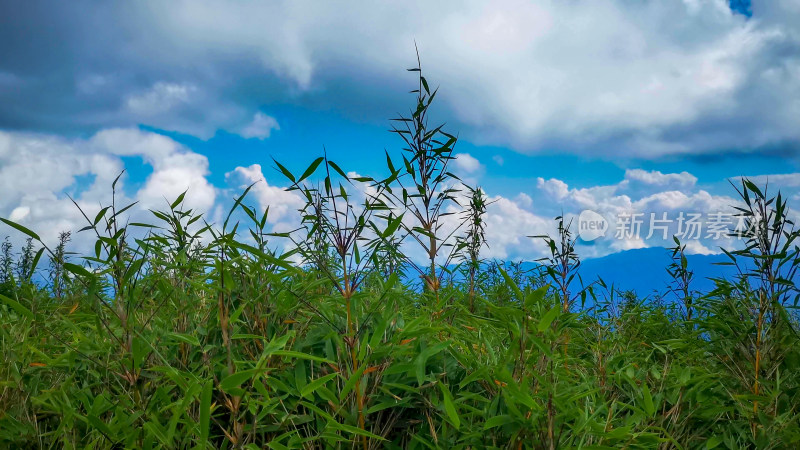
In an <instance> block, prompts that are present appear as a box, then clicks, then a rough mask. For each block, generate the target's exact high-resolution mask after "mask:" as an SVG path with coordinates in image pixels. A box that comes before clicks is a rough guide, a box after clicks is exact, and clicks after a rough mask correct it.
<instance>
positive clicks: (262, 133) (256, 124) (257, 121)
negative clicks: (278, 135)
mask: <svg viewBox="0 0 800 450" xmlns="http://www.w3.org/2000/svg"><path fill="white" fill-rule="evenodd" d="M280 129H281V127H280V126H279V125H278V121H277V120H275V118H274V117H271V116H268V115H266V114H264V113H262V112H257V113H256V115H255V116H253V120H252V121H251V122H250V123H249V124H247V125H245V126H244V127H242V128H241V129H240V130H239V132H238V134H239V135H240V136H242V137H243V138H245V139H251V138H257V139H261V140H264V139H266V138H268V137H269V135H270V134H271V133H272V132H273V131H275V130H280Z"/></svg>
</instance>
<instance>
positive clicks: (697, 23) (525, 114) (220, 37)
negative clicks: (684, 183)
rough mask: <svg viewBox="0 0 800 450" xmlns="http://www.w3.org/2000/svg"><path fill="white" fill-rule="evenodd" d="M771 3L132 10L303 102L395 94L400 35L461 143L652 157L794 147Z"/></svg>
mask: <svg viewBox="0 0 800 450" xmlns="http://www.w3.org/2000/svg"><path fill="white" fill-rule="evenodd" d="M775 3H776V4H775V5H771V6H770V7H769V10H768V11H765V13H764V15H763V16H759V11H760V10H759V8H756V10H755V13H754V18H753V19H752V20H749V21H748V20H747V19H746V18H745V17H744V16H742V15H739V14H735V13H733V12H731V11H730V9H729V8H728V6H727V3H726V2H725V1H724V0H707V1H693V2H686V1H679V0H671V1H645V2H636V3H634V4H631V3H630V2H624V1H612V0H601V1H592V2H587V1H579V2H558V1H543V2H537V3H535V4H531V3H524V2H519V1H518V0H503V1H500V2H493V3H492V4H491V6H490V5H487V4H485V3H482V2H477V1H474V2H467V3H466V4H459V5H458V7H456V6H455V5H454V4H449V3H439V4H436V5H428V4H426V5H425V8H426V11H428V14H425V15H420V14H416V13H414V12H415V11H417V10H419V8H420V7H421V4H420V3H418V2H404V3H394V4H391V5H383V6H381V7H379V8H374V7H370V8H366V7H365V6H364V5H356V4H348V5H343V4H339V3H337V2H332V3H326V4H325V5H322V6H320V5H316V4H315V5H314V6H313V7H311V5H310V4H307V3H304V2H292V3H283V4H280V3H279V4H259V3H237V4H233V5H231V4H229V3H227V2H218V1H213V0H209V1H205V2H200V3H198V2H192V3H186V2H184V3H161V2H159V3H158V4H151V5H150V7H149V8H147V10H146V11H142V12H141V14H142V16H143V17H144V19H143V20H145V21H153V22H154V23H155V25H156V29H155V30H154V32H155V33H156V34H157V35H159V36H162V37H168V38H169V39H167V41H174V42H177V43H179V44H178V45H179V46H180V48H181V49H182V50H184V52H183V57H184V58H192V57H196V56H197V55H199V54H203V55H208V54H209V49H211V52H210V53H211V55H212V56H213V55H218V54H219V55H221V54H227V53H230V54H236V55H241V56H242V57H245V58H250V59H256V60H259V61H260V62H261V63H262V64H263V66H264V69H265V70H266V71H268V72H271V73H273V74H277V75H278V76H279V77H282V78H284V79H288V80H291V81H292V82H293V83H294V85H295V86H296V88H298V89H299V90H300V91H305V92H308V93H312V94H313V93H318V92H319V93H321V92H328V91H329V89H330V88H332V87H333V86H337V89H338V86H339V85H340V83H344V84H345V85H348V83H351V81H348V80H347V78H351V77H354V76H355V79H354V81H352V83H356V84H360V83H361V81H360V80H363V79H372V80H376V82H377V83H379V84H381V85H397V83H398V77H400V76H403V75H402V72H401V71H400V70H398V68H399V67H400V66H402V65H403V64H407V63H408V62H410V61H411V60H412V58H413V48H412V37H413V38H415V39H416V41H417V42H418V43H419V44H420V49H421V53H422V56H423V63H424V65H425V67H426V68H427V70H428V73H429V79H431V80H437V81H438V82H441V83H442V85H443V89H442V90H441V91H440V97H441V98H443V99H444V100H445V102H446V103H447V105H448V106H449V108H450V110H451V113H452V114H453V115H454V116H455V117H456V118H457V119H458V120H459V121H460V122H461V123H462V124H463V125H464V126H466V127H467V131H466V132H465V134H466V135H467V136H468V138H470V139H472V140H476V141H482V142H486V143H493V144H501V145H503V144H505V145H511V146H514V147H515V148H517V149H519V150H521V151H524V152H531V151H536V150H538V149H540V148H542V147H546V146H548V145H553V144H562V146H563V147H564V148H565V149H567V150H570V151H574V152H591V153H594V154H596V155H598V156H603V154H601V153H599V152H600V151H603V152H604V154H606V155H607V154H608V152H609V151H610V152H611V153H614V154H627V155H635V156H643V157H652V156H656V155H664V154H683V153H695V152H700V153H703V152H709V151H715V150H717V149H719V148H723V147H727V148H742V149H753V148H758V147H760V146H765V145H771V144H779V143H782V142H786V141H787V140H790V141H797V140H798V139H800V131H798V130H797V127H796V126H794V124H793V122H792V120H791V119H790V118H791V117H796V114H789V113H791V112H797V111H798V108H800V103H799V102H798V100H797V96H793V95H786V94H789V93H791V92H800V77H798V76H797V75H798V74H800V58H799V57H798V55H799V54H800V52H798V51H797V49H798V46H800V40H798V36H797V33H796V30H797V24H796V22H794V23H793V22H791V21H788V20H786V19H781V18H779V16H780V11H782V8H783V9H791V8H792V6H791V4H790V3H786V2H780V4H777V3H778V2H775ZM765 9H766V8H765ZM365 11H369V13H367V12H365ZM776 11H777V12H776ZM365 15H366V16H365ZM155 18H157V20H156V19H155ZM355 18H357V19H355ZM432 18H436V19H435V20H434V19H432ZM354 19H355V20H354ZM212 27H213V29H214V30H215V32H214V33H208V32H207V30H208V29H210V28H212ZM363 36H370V39H363ZM403 38H407V39H406V40H405V41H404V40H403ZM222 49H226V51H225V52H223V50H222ZM404 62H405V63H404ZM356 75H357V76H356ZM400 82H401V83H404V84H409V80H408V79H407V78H402V81H400ZM349 87H350V86H349V85H348V88H349ZM353 88H355V86H353ZM781 93H783V95H782V94H781ZM376 101H384V99H382V98H380V97H378V98H376ZM748 121H750V122H751V123H752V124H753V126H748V127H732V126H731V125H730V124H731V123H742V122H744V123H747V122H748ZM756 124H757V125H756ZM608 143H614V144H616V145H610V146H609V145H606V144H608Z"/></svg>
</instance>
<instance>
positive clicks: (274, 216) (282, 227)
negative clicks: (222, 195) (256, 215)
mask: <svg viewBox="0 0 800 450" xmlns="http://www.w3.org/2000/svg"><path fill="white" fill-rule="evenodd" d="M225 178H226V179H227V180H228V182H229V183H233V184H236V185H237V186H238V187H239V188H242V189H243V188H246V187H247V186H249V185H251V184H252V185H253V188H252V190H251V192H252V195H253V196H254V197H255V198H256V200H257V201H258V205H259V207H260V208H261V210H262V211H264V210H266V209H267V208H269V216H267V221H268V222H269V223H271V224H273V225H276V224H277V225H278V228H279V231H288V230H290V229H294V228H296V227H297V226H299V224H300V214H299V213H298V210H299V209H300V208H302V207H303V205H305V201H304V200H303V198H302V197H300V195H298V194H297V193H296V192H289V191H286V189H285V188H284V187H280V186H272V185H270V184H269V183H268V182H267V179H266V178H265V177H264V172H263V171H262V169H261V165H260V164H253V165H251V166H248V167H237V168H236V169H234V170H233V171H231V172H228V173H226V174H225Z"/></svg>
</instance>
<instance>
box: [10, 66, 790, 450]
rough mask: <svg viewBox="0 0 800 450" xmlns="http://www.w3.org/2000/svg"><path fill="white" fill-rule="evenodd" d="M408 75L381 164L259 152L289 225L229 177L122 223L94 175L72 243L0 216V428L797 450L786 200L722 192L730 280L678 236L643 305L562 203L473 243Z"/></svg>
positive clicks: (45, 442) (263, 442)
mask: <svg viewBox="0 0 800 450" xmlns="http://www.w3.org/2000/svg"><path fill="white" fill-rule="evenodd" d="M413 71H414V72H415V73H417V75H419V76H418V80H419V87H418V89H416V90H415V91H413V92H414V95H415V98H416V103H415V105H414V108H413V109H412V110H411V112H410V114H409V116H408V117H400V118H399V119H397V120H395V121H394V122H393V123H394V124H395V126H394V128H393V131H394V132H395V133H396V134H397V135H398V136H399V137H400V138H401V139H402V142H403V143H404V150H403V152H402V154H401V155H395V156H394V157H390V155H388V154H387V166H388V167H387V169H388V171H387V172H388V173H387V176H386V177H384V178H369V177H350V176H348V175H347V173H346V172H345V171H344V170H342V169H341V168H340V167H339V166H337V165H336V164H335V163H334V162H333V161H329V160H328V159H327V158H326V157H321V158H318V159H316V160H314V161H313V162H312V164H311V165H310V166H309V167H308V169H307V170H305V171H303V172H302V173H301V174H296V173H292V172H291V171H290V170H289V169H287V168H286V167H284V166H283V165H280V164H278V163H276V167H277V169H278V170H279V171H280V172H282V173H283V174H284V175H285V176H286V177H287V179H288V180H289V183H290V185H291V188H290V189H292V190H293V191H294V192H296V193H297V194H298V195H301V196H302V197H303V198H304V199H305V200H306V207H305V208H304V209H303V211H302V223H300V224H299V225H298V229H297V230H295V231H293V232H291V233H280V234H270V233H268V232H267V231H266V228H267V219H268V211H266V212H263V213H262V212H261V211H257V210H256V209H255V208H252V207H249V206H248V199H247V191H245V192H244V194H243V195H242V196H240V197H238V198H237V199H236V200H235V203H234V205H233V207H232V209H231V213H230V214H229V215H228V217H227V219H226V220H225V221H224V223H221V224H215V225H211V224H207V223H206V222H205V220H204V219H203V218H202V217H201V216H200V215H197V214H196V213H195V212H193V211H191V210H187V209H186V208H184V206H183V204H184V196H183V195H182V196H180V197H179V198H177V199H175V201H174V202H172V203H171V204H169V205H167V206H165V208H164V210H163V211H153V212H152V217H153V220H152V222H153V223H151V224H147V223H129V222H128V219H127V217H128V216H127V214H128V213H129V212H130V211H132V210H131V209H128V206H127V205H126V206H120V205H117V204H116V201H115V199H116V194H115V193H114V192H112V193H111V195H110V198H109V202H110V205H111V206H109V207H105V208H103V209H101V210H100V211H99V213H97V214H96V215H95V214H94V212H93V213H92V214H91V216H90V215H86V220H87V226H86V228H84V229H83V230H82V231H81V232H82V233H90V234H92V235H94V237H95V239H96V245H95V246H94V247H93V251H90V252H89V253H90V254H89V255H87V256H83V257H80V256H79V255H74V254H70V253H69V251H68V248H69V245H68V244H69V241H70V235H69V234H62V236H61V242H60V244H59V245H58V246H57V247H54V248H50V247H46V246H45V245H44V243H42V242H41V240H40V239H39V236H38V235H37V234H36V233H35V232H33V231H31V230H29V229H27V228H24V227H22V226H21V225H18V224H16V223H13V222H10V221H8V220H5V219H3V222H4V223H5V224H6V225H8V226H9V227H12V228H14V229H15V232H19V233H22V234H24V235H27V237H28V238H29V240H28V244H27V246H26V247H25V248H23V249H21V251H20V252H18V254H16V253H15V252H14V250H13V248H12V247H11V246H10V244H8V243H6V244H4V245H3V248H2V252H0V325H1V326H0V447H4V448H5V447H47V448H49V447H57V448H58V447H68V448H75V447H80V448H129V447H137V448H138V447H142V448H209V447H210V448H264V447H270V448H276V449H280V448H297V447H304V448H327V447H340V448H353V447H356V448H365V449H366V448H384V447H388V448H401V447H403V448H405V447H408V448H549V449H553V448H569V447H581V448H715V447H716V448H731V449H737V448H787V447H796V446H797V445H800V444H798V442H800V423H799V422H798V407H800V370H799V369H800V345H798V336H797V332H796V330H797V314H796V313H795V310H794V309H793V308H794V305H795V304H796V301H797V293H798V291H797V288H796V287H795V285H794V281H793V280H794V279H795V271H796V269H797V267H798V250H797V247H796V245H795V239H796V238H797V235H798V233H797V232H796V231H795V230H794V228H793V225H792V223H791V222H790V221H789V220H788V218H787V206H786V200H785V199H783V198H781V196H780V195H777V196H776V197H774V198H773V197H770V195H768V193H767V192H766V190H764V191H762V190H761V189H760V188H759V187H758V186H756V185H754V184H753V183H751V182H749V181H747V180H745V181H743V182H742V183H741V186H738V185H737V187H736V188H737V190H738V191H739V194H740V196H741V199H742V202H741V204H739V205H737V206H738V207H739V208H740V209H739V211H740V213H741V217H742V219H743V223H744V224H745V225H746V226H745V227H744V228H742V229H738V230H732V231H731V232H732V233H737V234H739V235H740V237H741V238H742V243H743V244H744V245H743V248H742V249H740V250H737V251H731V252H730V253H729V254H728V256H729V257H730V261H731V264H736V265H737V266H738V267H739V274H740V275H739V276H738V277H736V278H735V279H731V280H723V279H720V280H716V289H714V290H713V291H712V292H706V293H698V292H696V291H695V290H694V289H693V285H692V282H693V280H692V278H693V275H692V270H691V267H687V260H686V258H685V256H684V250H685V247H684V246H683V245H682V244H681V243H680V242H678V241H676V244H675V248H673V249H672V254H673V261H674V263H673V264H672V265H670V266H669V267H667V268H665V270H668V271H669V273H670V274H671V275H672V277H673V279H674V286H673V289H672V292H671V293H669V295H666V296H664V297H663V298H650V299H644V300H642V299H637V298H636V297H635V296H634V295H632V294H630V293H620V292H616V291H615V290H614V289H613V287H610V286H606V285H605V284H604V283H603V282H602V281H601V280H597V281H593V282H588V283H585V284H584V282H583V281H582V280H581V279H580V276H579V272H580V261H579V258H578V255H576V253H575V239H574V237H573V234H572V231H571V230H570V224H569V222H565V221H564V220H563V219H561V218H557V219H556V220H557V221H558V234H557V235H556V236H553V237H548V236H539V237H534V239H542V240H543V241H544V242H545V243H546V245H547V248H549V249H550V257H549V258H546V259H545V260H542V261H541V265H540V266H538V269H536V270H533V271H528V272H525V271H523V270H521V269H520V267H519V266H516V265H508V264H503V263H496V262H490V261H484V260H482V259H481V250H482V249H483V247H484V246H485V239H484V232H485V229H484V226H485V223H484V221H483V217H484V214H485V211H486V207H487V203H488V202H487V199H486V197H485V196H484V194H483V193H482V191H481V190H480V189H479V188H474V189H472V188H467V187H464V186H462V185H461V184H460V183H459V182H458V180H457V179H456V178H455V177H454V175H453V174H451V173H450V172H449V171H448V162H449V161H451V160H452V152H453V148H454V145H455V143H456V138H455V137H454V136H453V135H451V134H447V133H445V132H444V131H443V130H442V127H433V126H430V125H429V123H428V109H429V106H430V104H431V101H432V100H433V99H434V97H435V93H436V92H435V91H434V90H431V89H430V88H429V86H428V83H427V81H426V80H425V78H424V77H422V73H421V71H420V70H419V69H418V68H417V69H413ZM312 180H315V181H312ZM115 185H116V182H115ZM459 186H460V187H459ZM113 188H116V186H112V191H113ZM248 190H249V189H248ZM76 207H77V204H76ZM453 211H461V212H453ZM8 230H11V228H8ZM535 233H537V230H531V234H535ZM284 243H289V245H286V246H284ZM277 248H289V249H291V250H289V251H286V252H284V253H278V252H277V251H276V250H275V249H277ZM665 251H666V250H665ZM405 252H408V253H409V254H415V255H419V254H423V255H424V257H423V258H420V257H413V258H412V257H409V256H408V255H407V254H406V253H405ZM414 252H416V253H414ZM48 261H49V264H48V263H47V262H48ZM423 261H424V262H423ZM45 266H47V267H45ZM45 280H46V281H45Z"/></svg>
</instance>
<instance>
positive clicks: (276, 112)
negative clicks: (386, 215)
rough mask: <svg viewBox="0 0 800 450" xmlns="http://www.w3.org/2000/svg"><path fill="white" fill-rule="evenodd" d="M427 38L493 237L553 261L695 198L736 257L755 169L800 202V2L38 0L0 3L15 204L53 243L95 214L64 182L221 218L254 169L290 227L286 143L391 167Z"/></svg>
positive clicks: (449, 123) (429, 58) (294, 150)
mask: <svg viewBox="0 0 800 450" xmlns="http://www.w3.org/2000/svg"><path fill="white" fill-rule="evenodd" d="M415 45H416V47H417V48H418V49H419V55H420V58H421V61H422V68H423V71H424V73H425V75H426V77H427V79H428V80H429V81H430V83H431V84H433V85H435V86H438V87H439V94H438V95H437V100H436V102H435V103H434V107H433V111H432V114H433V117H434V119H435V120H437V121H440V122H445V123H446V127H445V129H446V130H448V131H450V132H451V133H454V134H458V136H459V142H458V144H457V146H456V149H455V154H456V159H455V161H454V162H453V168H454V170H455V172H456V173H457V174H458V175H459V176H460V177H461V179H462V180H463V181H464V182H465V183H466V184H469V185H473V186H476V185H479V186H481V187H482V188H483V189H484V191H485V192H486V193H487V195H488V196H489V197H490V199H491V200H492V201H493V203H492V204H491V206H490V207H489V210H488V213H487V224H488V232H487V237H488V243H489V248H488V249H486V251H485V256H487V257H493V258H502V259H527V260H532V259H536V258H538V257H541V256H542V255H543V254H544V251H545V249H544V247H543V246H542V245H541V243H540V242H537V241H536V240H533V239H530V238H528V237H527V236H530V235H539V234H545V233H553V232H554V230H555V222H554V220H553V219H554V217H556V216H558V215H561V214H564V215H565V216H567V217H575V218H576V220H578V218H579V217H580V214H581V212H583V211H587V210H588V211H592V212H594V213H597V214H598V215H599V216H601V217H602V218H603V219H604V220H605V222H606V226H607V227H608V232H607V233H606V234H605V235H604V236H600V237H599V238H596V239H582V240H581V241H580V242H579V243H580V245H579V248H578V250H579V253H580V254H582V255H583V256H584V257H586V258H594V257H601V256H605V255H608V254H612V253H616V252H621V251H626V250H630V249H637V248H645V247H659V246H668V245H669V244H670V243H671V239H669V236H668V235H672V234H676V233H682V232H687V231H691V230H687V229H686V227H685V226H683V225H682V224H683V223H684V222H680V221H679V220H678V218H679V217H683V218H686V217H689V216H690V215H692V214H695V215H699V219H698V220H699V221H700V223H701V224H702V225H704V226H705V229H703V230H702V232H701V233H699V236H698V237H696V238H695V237H694V236H693V234H692V233H685V236H686V238H687V242H688V243H687V245H688V249H689V251H690V252H693V253H698V254H714V253H719V251H720V250H719V247H720V246H723V247H729V246H734V247H735V246H736V245H737V243H736V242H734V241H733V240H731V239H730V238H727V237H720V236H716V235H714V234H713V233H710V232H709V231H707V230H709V229H711V228H713V226H714V224H712V223H710V222H715V221H716V222H717V226H718V225H719V223H721V222H722V215H725V216H726V217H727V216H729V215H730V214H731V213H732V211H733V209H732V207H733V206H734V205H736V202H737V200H736V192H735V190H734V189H733V187H732V186H731V181H732V182H733V183H736V182H737V180H738V179H739V178H740V177H742V176H747V177H753V179H754V180H755V181H757V182H759V183H761V184H766V183H769V186H770V191H771V192H777V190H778V189H780V190H781V191H782V192H784V194H785V195H787V196H788V198H789V206H790V208H797V207H798V206H800V126H798V121H799V120H800V0H753V1H752V3H751V2H750V1H747V0H732V1H730V2H728V1H727V0H657V1H656V0H652V1H650V0H642V1H633V0H591V1H588V0H569V1H563V0H561V1H555V0H552V1H550V0H537V1H534V0H531V1H514V0H497V1H493V2H477V1H466V2H450V1H443V2H436V3H431V2H424V1H405V2H393V3H375V2H359V1H355V2H340V1H330V2H307V1H275V2H249V1H234V2H223V1H216V0H194V1H180V0H178V1H174V2H160V1H141V2H131V3H123V2H106V3H100V2H95V1H82V0H77V1H73V2H55V1H53V2H43V1H35V0H34V1H28V2H2V3H1V4H0V217H6V218H10V219H11V220H15V221H17V222H19V223H21V224H23V225H25V226H28V227H30V228H32V229H34V230H36V231H38V232H39V234H40V235H41V236H42V237H43V238H44V239H45V240H46V241H52V240H54V239H55V238H56V236H57V235H58V233H59V232H60V231H64V230H77V229H79V228H81V227H82V226H83V223H82V217H81V216H80V213H79V212H78V211H77V210H76V208H75V206H74V205H73V204H72V203H71V202H70V201H69V199H68V197H67V196H68V195H69V196H71V197H73V198H74V199H75V200H76V201H77V202H78V204H79V205H81V206H82V207H83V208H86V209H87V211H96V210H98V209H99V208H100V205H101V204H107V203H108V202H109V201H110V186H111V182H112V181H113V180H114V179H115V178H116V176H117V175H118V174H119V173H120V172H121V171H122V170H123V169H126V173H125V175H124V176H123V178H122V181H121V185H120V190H121V192H120V196H122V197H123V200H130V201H139V204H138V205H137V207H136V208H135V209H134V210H132V213H133V214H134V215H139V216H146V215H147V214H148V213H147V210H148V209H153V208H155V209H159V208H163V207H165V206H166V204H167V201H168V200H170V199H173V198H175V197H177V195H179V194H180V193H181V192H183V191H185V190H186V189H189V191H188V194H187V197H186V198H187V203H188V205H189V206H190V207H192V208H195V209H196V210H197V211H202V212H204V213H205V214H206V216H207V217H208V218H209V220H215V221H219V220H220V218H221V217H222V215H223V211H226V210H227V208H228V207H229V206H230V204H231V203H232V200H231V199H232V198H234V196H236V195H237V194H238V193H240V192H241V191H242V189H243V187H245V186H247V185H249V184H250V183H253V182H257V184H256V187H255V188H254V190H253V193H252V195H251V197H250V198H249V201H250V202H251V203H252V204H253V205H254V206H257V207H258V208H262V209H263V208H266V207H267V206H269V207H270V213H271V214H270V226H271V227H272V228H273V229H275V230H283V229H288V228H290V227H291V226H292V225H293V224H296V223H297V221H298V220H299V219H298V215H297V208H299V207H301V206H302V202H301V201H300V199H299V198H298V197H297V196H296V195H294V194H292V193H288V192H285V191H284V190H283V187H285V186H286V184H287V183H286V181H285V179H284V178H283V177H282V176H281V174H280V173H279V172H278V171H277V170H276V169H275V167H274V163H273V162H272V159H273V158H274V159H275V160H278V161H280V162H281V163H282V164H284V165H286V166H287V167H289V168H291V169H292V170H296V171H301V170H302V169H304V168H305V167H306V166H307V165H308V164H309V163H310V162H311V161H312V160H313V159H314V158H316V157H317V156H319V155H321V154H322V152H323V149H325V150H326V151H327V154H328V156H329V157H330V158H331V159H332V160H334V161H336V162H337V163H338V164H339V165H340V166H342V167H343V168H344V169H345V170H347V171H352V172H355V173H359V174H364V175H373V176H376V177H377V176H381V175H385V174H386V167H385V153H384V152H389V154H390V155H393V156H394V157H398V156H399V155H400V153H401V148H402V145H401V144H402V142H401V141H400V140H399V138H398V137H397V136H395V135H393V134H391V133H389V132H387V130H388V129H389V127H390V121H389V120H390V119H392V118H395V117H397V116H398V114H402V113H407V112H408V110H409V109H410V108H411V107H412V106H413V97H412V96H411V95H409V94H408V91H409V90H410V89H413V88H414V87H415V82H416V80H415V78H414V74H413V73H410V72H407V71H406V69H407V68H409V67H412V66H414V65H415V64H416V52H415ZM651 214H652V216H651ZM664 214H666V216H663V215H664ZM654 217H655V218H662V219H663V218H664V217H666V219H667V220H669V221H670V222H669V225H668V227H669V229H668V231H665V232H664V233H662V232H661V231H663V230H662V229H661V228H653V227H652V223H651V220H652V219H653V218H654ZM637 218H640V219H641V220H642V221H643V223H644V224H643V226H642V227H643V228H642V230H643V232H642V233H641V235H639V233H636V234H634V233H632V231H633V225H632V224H633V223H635V222H636V220H637ZM728 220H733V219H730V218H728ZM576 224H577V225H580V222H576ZM627 225H631V227H630V229H627V228H626V226H627ZM681 227H683V228H681ZM651 229H653V230H655V231H656V232H654V233H650V231H651ZM4 234H6V230H3V229H0V236H2V235H4ZM7 234H11V231H10V230H9V231H8V233H7ZM648 234H652V236H649V237H648V236H647V235H648ZM665 237H666V238H665Z"/></svg>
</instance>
